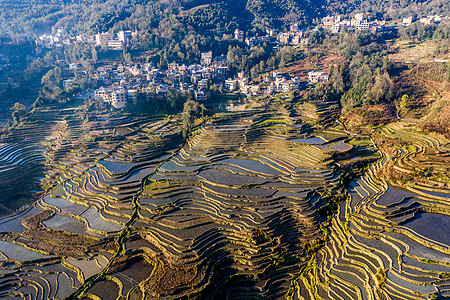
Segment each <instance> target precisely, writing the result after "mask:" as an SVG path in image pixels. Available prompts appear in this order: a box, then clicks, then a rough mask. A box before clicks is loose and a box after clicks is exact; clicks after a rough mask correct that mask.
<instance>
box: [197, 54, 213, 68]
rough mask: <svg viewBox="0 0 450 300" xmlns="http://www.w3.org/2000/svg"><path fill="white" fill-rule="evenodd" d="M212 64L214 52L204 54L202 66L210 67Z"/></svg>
mask: <svg viewBox="0 0 450 300" xmlns="http://www.w3.org/2000/svg"><path fill="white" fill-rule="evenodd" d="M211 62H212V51H208V52H203V53H202V58H201V60H200V64H201V65H202V66H209V65H211Z"/></svg>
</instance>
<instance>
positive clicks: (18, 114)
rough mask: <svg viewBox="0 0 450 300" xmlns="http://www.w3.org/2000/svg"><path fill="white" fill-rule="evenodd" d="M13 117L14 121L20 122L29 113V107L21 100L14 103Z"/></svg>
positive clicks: (12, 108)
mask: <svg viewBox="0 0 450 300" xmlns="http://www.w3.org/2000/svg"><path fill="white" fill-rule="evenodd" d="M11 110H12V111H13V112H12V117H13V120H14V122H19V121H20V120H22V119H23V118H24V117H25V116H26V115H27V108H26V107H25V105H23V104H22V103H20V102H16V103H14V106H13V107H11Z"/></svg>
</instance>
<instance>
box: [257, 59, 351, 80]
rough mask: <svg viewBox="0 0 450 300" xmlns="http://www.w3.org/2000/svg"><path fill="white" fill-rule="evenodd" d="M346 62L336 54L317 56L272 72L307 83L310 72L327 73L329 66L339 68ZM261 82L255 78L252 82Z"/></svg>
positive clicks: (258, 78) (259, 78)
mask: <svg viewBox="0 0 450 300" xmlns="http://www.w3.org/2000/svg"><path fill="white" fill-rule="evenodd" d="M346 62H347V60H346V59H345V58H344V57H342V56H340V55H336V54H328V55H326V56H323V57H320V58H319V56H312V57H309V58H307V59H302V60H299V61H296V62H293V63H290V64H288V65H287V66H286V67H285V68H281V69H277V70H274V72H282V73H285V74H290V75H291V76H298V77H300V79H301V80H302V81H307V80H308V72H311V71H312V70H320V71H323V72H325V73H328V71H329V70H330V68H331V66H333V65H337V66H340V65H342V64H345V63H346ZM261 80H262V78H261V77H257V78H255V80H254V81H256V82H259V81H261Z"/></svg>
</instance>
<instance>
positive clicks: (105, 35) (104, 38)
mask: <svg viewBox="0 0 450 300" xmlns="http://www.w3.org/2000/svg"><path fill="white" fill-rule="evenodd" d="M110 40H112V37H111V34H109V32H102V33H98V34H96V35H95V43H96V44H97V45H98V46H101V45H108V42H109V41H110Z"/></svg>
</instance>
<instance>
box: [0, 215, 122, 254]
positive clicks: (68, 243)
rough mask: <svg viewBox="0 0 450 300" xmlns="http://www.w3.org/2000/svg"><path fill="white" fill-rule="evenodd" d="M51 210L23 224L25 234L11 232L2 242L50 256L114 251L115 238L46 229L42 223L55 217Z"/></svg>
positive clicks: (26, 220) (4, 236) (28, 219)
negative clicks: (24, 246)
mask: <svg viewBox="0 0 450 300" xmlns="http://www.w3.org/2000/svg"><path fill="white" fill-rule="evenodd" d="M53 214H54V212H53V211H51V210H44V211H42V212H40V213H38V214H36V215H34V216H32V217H30V218H27V219H25V220H24V221H23V222H22V224H23V225H24V227H25V228H27V230H26V231H25V232H24V233H16V232H10V233H7V234H5V235H3V236H2V237H1V240H3V241H8V242H14V243H17V244H23V245H26V246H27V247H29V248H32V249H36V250H38V251H40V252H42V253H45V254H49V255H69V256H74V255H85V254H86V253H89V252H95V251H110V252H111V251H114V250H115V249H116V243H115V240H114V238H105V239H102V240H99V239H96V238H93V237H89V236H85V235H81V234H72V233H68V232H65V231H62V230H50V229H47V228H44V226H43V225H42V222H43V221H45V220H47V219H49V218H50V217H51V216H53Z"/></svg>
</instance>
